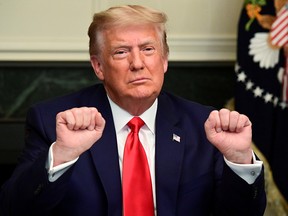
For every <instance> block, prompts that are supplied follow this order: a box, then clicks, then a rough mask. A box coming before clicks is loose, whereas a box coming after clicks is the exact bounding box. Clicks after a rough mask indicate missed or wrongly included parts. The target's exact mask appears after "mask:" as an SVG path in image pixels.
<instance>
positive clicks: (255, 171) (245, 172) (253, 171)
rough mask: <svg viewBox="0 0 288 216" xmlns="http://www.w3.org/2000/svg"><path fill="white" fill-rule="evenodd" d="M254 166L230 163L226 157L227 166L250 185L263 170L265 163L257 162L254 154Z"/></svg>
mask: <svg viewBox="0 0 288 216" xmlns="http://www.w3.org/2000/svg"><path fill="white" fill-rule="evenodd" d="M252 155H253V163H252V164H236V163H233V162H230V161H228V160H227V159H226V158H225V157H224V160H225V162H226V164H227V165H228V166H229V167H230V168H231V169H232V170H233V172H235V173H236V174H237V175H238V176H239V177H241V178H242V179H243V180H245V181H246V182H247V183H248V184H253V183H254V182H255V180H256V179H257V177H258V176H259V175H260V173H261V170H262V165H263V161H260V160H257V159H256V156H255V154H254V152H252Z"/></svg>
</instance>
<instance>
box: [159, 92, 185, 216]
mask: <svg viewBox="0 0 288 216" xmlns="http://www.w3.org/2000/svg"><path fill="white" fill-rule="evenodd" d="M173 108H174V107H173V104H172V103H171V102H170V100H169V98H168V97H167V96H166V95H160V96H159V103H158V110H157V118H156V153H155V170H156V171H155V172H156V200H157V213H158V216H162V215H165V216H170V215H174V214H175V212H176V208H177V206H176V204H177V192H178V187H179V181H180V175H181V166H182V160H183V155H184V142H185V134H184V132H183V131H182V130H181V129H179V128H177V127H176V126H175V125H176V123H177V122H178V121H179V119H178V115H177V112H175V111H174V110H173Z"/></svg>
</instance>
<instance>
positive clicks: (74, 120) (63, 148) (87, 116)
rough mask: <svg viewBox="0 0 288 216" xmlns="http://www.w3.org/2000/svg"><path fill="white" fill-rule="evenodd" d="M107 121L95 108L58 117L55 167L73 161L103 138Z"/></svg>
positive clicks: (77, 109) (54, 148)
mask: <svg viewBox="0 0 288 216" xmlns="http://www.w3.org/2000/svg"><path fill="white" fill-rule="evenodd" d="M104 127H105V120H104V118H103V117H102V115H101V113H99V112H98V110H97V109H96V108H94V107H81V108H73V109H70V110H66V111H64V112H60V113H58V114H57V116H56V136H57V137H56V142H55V144H54V146H53V166H57V165H59V164H62V163H65V162H68V161H71V160H74V159H76V158H77V157H79V156H80V155H81V154H82V153H83V152H85V151H86V150H88V149H89V148H91V146H92V145H93V144H94V143H95V142H96V141H97V140H99V139H100V138H101V136H102V133H103V130H104Z"/></svg>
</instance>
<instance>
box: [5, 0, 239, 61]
mask: <svg viewBox="0 0 288 216" xmlns="http://www.w3.org/2000/svg"><path fill="white" fill-rule="evenodd" d="M121 4H143V5H146V6H150V7H154V8H157V9H160V10H163V11H165V12H166V13H167V15H168V25H167V26H168V42H169V44H170V49H171V54H170V60H175V61H194V60H196V61H202V60H203V61H205V60H216V61H217V60H219V61H222V60H233V59H235V46H236V30H237V21H238V18H239V13H240V9H241V6H242V1H241V0H221V1H220V0H218V1H214V0H208V1H203V0H177V1H167V0H134V1H132V0H130V1H129V0H81V1H80V0H49V1H47V0H25V1H24V0H9V1H8V0H0V60H6V61H7V60H8V61H10V60H12V61H13V60H16V61H17V60H18V61H19V60H20V61H21V60H23V61H26V60H32V61H33V60H41V61H46V60H47V61H82V60H88V59H89V56H88V37H87V28H88V26H89V24H90V22H91V19H92V15H93V13H94V12H96V11H100V10H104V9H106V8H108V7H110V6H113V5H121Z"/></svg>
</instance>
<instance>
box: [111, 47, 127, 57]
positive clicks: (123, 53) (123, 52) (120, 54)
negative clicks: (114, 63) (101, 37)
mask: <svg viewBox="0 0 288 216" xmlns="http://www.w3.org/2000/svg"><path fill="white" fill-rule="evenodd" d="M127 55H128V51H127V50H125V49H119V50H115V51H114V53H113V58H114V59H123V58H125V57H126V56H127Z"/></svg>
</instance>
